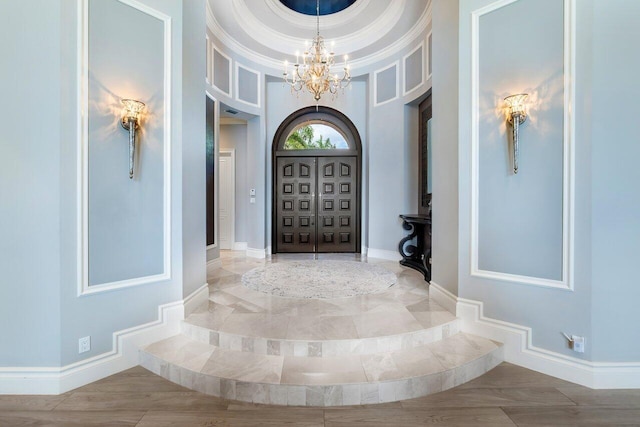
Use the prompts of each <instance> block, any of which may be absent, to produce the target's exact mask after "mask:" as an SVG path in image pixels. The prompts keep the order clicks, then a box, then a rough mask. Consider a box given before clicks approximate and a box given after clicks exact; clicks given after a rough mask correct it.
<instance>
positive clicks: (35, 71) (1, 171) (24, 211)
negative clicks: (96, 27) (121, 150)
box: [0, 0, 62, 366]
mask: <svg viewBox="0 0 640 427" xmlns="http://www.w3.org/2000/svg"><path fill="white" fill-rule="evenodd" d="M60 22H61V11H60V4H59V2H51V1H47V0H39V1H38V0H25V1H7V2H2V4H1V5H0V28H2V34H3V36H2V37H1V38H0V55H1V56H2V61H3V65H2V66H1V67H0V92H1V93H2V94H3V97H4V98H5V102H3V103H2V104H1V105H0V117H2V121H3V123H5V124H6V126H3V128H4V129H3V132H2V136H1V137H0V159H2V160H0V161H1V162H2V167H0V197H1V198H2V207H1V208H0V236H1V237H0V271H2V279H1V283H0V337H2V338H1V339H0V340H1V341H2V344H0V366H58V365H59V363H60V286H61V284H60V248H61V236H60V219H61V217H60V215H61V213H60V206H61V203H60V173H61V164H60V157H61V150H62V149H61V145H62V142H61V129H60V118H61V112H60V109H61V106H62V103H61V101H62V100H61V89H60V82H61V70H60V67H61V64H60V37H61V28H60ZM23 46H32V47H37V48H38V49H37V54H36V51H35V50H33V49H23V48H22V47H23Z"/></svg>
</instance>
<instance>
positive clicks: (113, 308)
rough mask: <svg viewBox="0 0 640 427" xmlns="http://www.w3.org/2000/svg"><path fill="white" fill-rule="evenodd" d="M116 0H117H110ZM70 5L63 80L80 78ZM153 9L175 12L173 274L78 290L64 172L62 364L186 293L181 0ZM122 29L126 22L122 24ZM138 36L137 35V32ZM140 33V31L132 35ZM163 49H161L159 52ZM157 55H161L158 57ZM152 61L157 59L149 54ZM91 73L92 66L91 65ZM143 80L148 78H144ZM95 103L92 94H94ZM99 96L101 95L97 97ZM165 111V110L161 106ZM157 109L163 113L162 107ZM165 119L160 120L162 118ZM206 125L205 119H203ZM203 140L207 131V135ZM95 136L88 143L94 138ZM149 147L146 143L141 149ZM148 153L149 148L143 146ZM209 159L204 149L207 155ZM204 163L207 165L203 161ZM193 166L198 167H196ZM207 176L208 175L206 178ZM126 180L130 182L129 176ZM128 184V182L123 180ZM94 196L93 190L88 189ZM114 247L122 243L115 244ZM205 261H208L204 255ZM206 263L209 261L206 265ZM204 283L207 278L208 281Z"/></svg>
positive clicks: (65, 124) (103, 347)
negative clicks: (85, 344) (87, 341)
mask: <svg viewBox="0 0 640 427" xmlns="http://www.w3.org/2000/svg"><path fill="white" fill-rule="evenodd" d="M105 1H115V0H105ZM62 4H63V7H64V8H65V13H64V14H63V16H64V17H65V18H64V19H65V21H64V22H63V24H62V27H63V29H64V30H63V46H62V53H61V55H62V57H63V58H65V61H63V63H64V64H65V68H64V73H65V76H66V78H65V79H63V81H69V82H75V81H76V78H77V77H76V68H75V66H76V62H75V61H76V45H77V40H76V34H75V28H76V21H75V10H76V2H74V1H71V0H65V1H64V2H62ZM145 4H147V5H148V6H150V7H152V8H153V9H155V10H157V11H159V12H162V13H164V14H165V15H168V16H170V17H171V18H172V41H171V43H172V62H171V75H172V79H171V87H172V91H171V111H172V116H171V117H172V120H171V124H172V127H171V160H172V164H171V166H172V168H171V169H172V177H171V190H172V199H171V200H172V204H171V215H172V221H171V279H170V280H165V281H162V282H155V283H149V284H145V285H141V286H135V287H131V288H124V289H120V290H116V291H110V292H104V293H98V294H93V295H87V296H82V297H78V296H77V282H76V266H77V258H76V252H75V251H76V240H75V239H76V235H75V227H76V210H75V209H76V207H75V202H74V201H75V197H76V191H77V188H76V176H75V174H72V173H65V174H64V175H63V177H62V178H63V180H64V182H63V183H62V185H61V188H62V199H63V200H66V201H68V203H65V204H63V205H62V227H63V229H65V230H69V233H68V234H65V235H64V236H63V239H62V244H63V246H64V248H65V250H64V251H63V252H62V253H61V257H62V260H61V267H62V271H63V277H62V288H61V312H62V337H61V340H62V349H61V352H62V356H61V358H62V360H61V363H62V365H66V364H69V363H73V362H76V361H79V360H82V359H85V358H87V357H92V356H96V355H99V354H101V353H104V352H107V351H110V350H112V345H113V333H114V332H116V331H120V330H123V329H127V328H130V327H133V326H136V325H141V324H144V323H148V322H151V321H153V320H156V319H157V318H158V306H159V305H161V304H166V303H169V302H173V301H176V300H180V299H181V298H182V294H183V289H182V283H183V279H182V277H181V276H182V271H183V268H182V265H183V250H182V234H183V231H182V221H183V218H182V203H183V199H182V181H183V177H182V176H181V174H182V170H183V168H182V166H181V162H182V150H183V145H182V128H181V117H182V103H183V101H182V96H183V95H182V93H183V91H182V67H183V62H182V3H181V2H180V1H176V0H162V1H155V0H154V1H147V2H145ZM118 31H122V28H118ZM131 31H133V32H134V33H135V31H136V29H135V28H132V29H131ZM132 37H133V36H132ZM133 39H135V37H133ZM160 54H161V53H156V55H160ZM119 58H120V56H118V55H117V54H116V53H114V54H113V56H112V57H111V61H114V62H115V61H118V60H119ZM156 59H157V58H156ZM150 60H151V61H152V62H153V59H150ZM90 73H91V69H90ZM126 84H128V85H130V86H131V87H137V82H136V81H135V79H133V78H132V80H127V83H126ZM140 84H141V85H142V86H144V83H140ZM64 89H65V95H66V96H65V101H64V103H63V112H64V116H63V118H62V132H63V135H64V138H63V143H64V150H65V156H64V157H63V158H62V159H61V162H62V167H61V169H62V170H63V171H75V165H76V149H77V141H76V138H75V129H76V127H75V126H76V118H77V116H76V115H77V109H76V108H77V107H76V104H75V96H74V94H75V90H76V87H75V85H74V84H70V86H69V87H67V86H64ZM156 90H157V92H161V87H157V88H156ZM89 102H90V104H91V102H92V99H90V101H89ZM93 102H96V100H93ZM159 112H161V111H159ZM159 112H158V113H159ZM160 121H161V120H160ZM113 126H114V132H115V130H118V133H115V136H118V137H120V138H118V140H117V142H122V143H123V144H125V145H126V133H124V131H122V133H120V132H119V129H117V126H119V125H118V124H117V123H115V122H114V123H113ZM203 126H204V124H203ZM203 140H204V137H203ZM91 142H92V141H91V139H90V140H89V144H91ZM143 149H144V146H143V148H142V150H143ZM141 154H142V155H144V152H143V151H142V152H141ZM124 156H125V158H124V159H122V161H123V164H121V166H124V168H125V169H124V171H122V170H119V172H120V174H122V172H124V179H125V180H126V181H129V178H128V176H127V175H128V174H127V161H126V160H127V159H126V156H127V153H126V151H125V153H124ZM202 159H203V160H202V164H203V165H204V150H203V157H202ZM203 167H204V166H203ZM191 169H195V167H192V168H191ZM187 170H189V168H187ZM203 179H204V178H203ZM125 184H127V185H128V184H130V183H129V182H125ZM155 185H156V186H160V187H161V186H162V184H161V183H159V182H158V183H155ZM121 188H123V189H124V190H126V189H127V188H128V187H126V186H124V185H123V186H121ZM89 197H90V198H91V194H89ZM113 250H114V251H117V250H119V247H117V246H116V247H114V248H113ZM203 263H204V261H203ZM202 268H203V269H204V266H203V267H202ZM203 283H204V282H203ZM87 335H90V336H91V347H92V348H91V351H90V352H88V353H83V354H78V338H80V337H84V336H87Z"/></svg>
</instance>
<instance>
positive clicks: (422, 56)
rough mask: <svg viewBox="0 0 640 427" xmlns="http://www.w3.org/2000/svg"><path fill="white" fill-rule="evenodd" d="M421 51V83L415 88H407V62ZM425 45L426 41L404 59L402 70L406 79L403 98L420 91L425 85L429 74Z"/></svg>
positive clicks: (403, 86) (404, 80)
mask: <svg viewBox="0 0 640 427" xmlns="http://www.w3.org/2000/svg"><path fill="white" fill-rule="evenodd" d="M418 50H420V82H419V83H418V84H416V85H415V86H413V87H407V70H408V67H407V60H408V59H409V57H411V56H412V55H413V54H414V53H416V51H418ZM425 58H426V55H425V43H424V40H422V41H421V42H420V43H419V44H418V45H417V46H416V47H414V48H413V49H412V50H411V52H409V53H408V54H406V55H405V56H403V57H402V69H403V72H404V79H403V82H404V83H403V85H402V88H403V89H402V96H407V95H409V94H410V93H412V92H415V91H416V90H418V89H420V88H421V87H422V85H424V82H425V75H426V74H427V72H426V67H425V64H426V62H425Z"/></svg>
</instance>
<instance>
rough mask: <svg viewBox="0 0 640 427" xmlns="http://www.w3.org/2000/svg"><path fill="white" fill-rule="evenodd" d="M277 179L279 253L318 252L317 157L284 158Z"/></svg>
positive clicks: (279, 166) (280, 161) (278, 161)
mask: <svg viewBox="0 0 640 427" xmlns="http://www.w3.org/2000/svg"><path fill="white" fill-rule="evenodd" d="M276 168H277V172H276V173H277V175H276V176H277V178H276V218H277V223H276V239H277V250H278V252H315V251H316V206H315V191H316V159H315V157H306V158H305V157H301V158H292V157H280V158H278V159H277V164H276Z"/></svg>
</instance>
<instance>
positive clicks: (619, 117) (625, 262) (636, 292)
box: [580, 0, 640, 362]
mask: <svg viewBox="0 0 640 427" xmlns="http://www.w3.org/2000/svg"><path fill="white" fill-rule="evenodd" d="M581 7H588V6H586V5H585V6H581ZM639 16H640V2H636V1H629V0H627V1H625V0H606V1H605V0H598V1H594V2H593V15H592V19H593V26H592V27H591V37H592V52H593V57H592V59H593V62H592V64H593V65H592V67H593V69H592V74H591V78H592V82H591V90H590V93H591V96H592V98H591V99H586V100H585V103H586V104H587V105H589V106H590V107H591V108H590V111H585V113H587V114H585V116H584V120H582V121H580V124H586V123H587V122H591V129H592V140H591V150H592V151H591V173H592V176H591V183H592V190H591V191H592V194H591V201H592V206H591V215H592V216H591V220H592V222H591V237H592V262H593V267H592V272H593V279H592V280H593V299H592V310H593V320H592V321H593V345H594V350H593V359H594V360H608V361H636V362H637V361H640V342H639V341H638V340H637V339H634V338H632V337H637V336H638V331H637V327H638V325H639V324H640V314H639V311H638V301H640V286H638V271H637V266H638V264H639V263H640V191H639V190H638V183H639V182H640V168H639V167H638V159H640V138H638V127H637V126H636V125H635V124H634V123H635V122H636V120H635V117H638V115H640V107H639V104H638V99H640V85H639V84H638V70H639V69H640V50H639V49H638V40H640V27H638V22H637V19H638V17H639ZM585 83H588V82H585Z"/></svg>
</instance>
